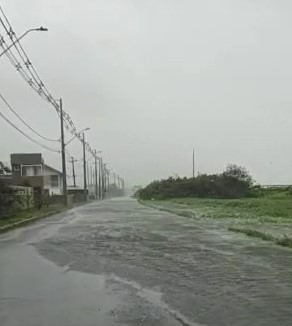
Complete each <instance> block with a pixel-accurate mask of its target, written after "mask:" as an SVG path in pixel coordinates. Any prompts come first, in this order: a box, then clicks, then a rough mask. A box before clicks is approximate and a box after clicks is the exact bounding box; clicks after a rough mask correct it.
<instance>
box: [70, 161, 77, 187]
mask: <svg viewBox="0 0 292 326" xmlns="http://www.w3.org/2000/svg"><path fill="white" fill-rule="evenodd" d="M75 162H76V160H74V157H73V156H72V157H71V163H72V174H73V185H74V188H76V175H75V164H74V163H75Z"/></svg>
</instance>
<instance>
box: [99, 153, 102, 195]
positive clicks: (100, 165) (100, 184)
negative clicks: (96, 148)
mask: <svg viewBox="0 0 292 326" xmlns="http://www.w3.org/2000/svg"><path fill="white" fill-rule="evenodd" d="M98 163H99V166H98V194H99V199H103V193H102V157H100V158H99V160H98Z"/></svg>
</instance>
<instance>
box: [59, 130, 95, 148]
mask: <svg viewBox="0 0 292 326" xmlns="http://www.w3.org/2000/svg"><path fill="white" fill-rule="evenodd" d="M87 130H90V128H84V129H82V130H80V131H79V132H78V133H77V134H76V135H75V136H74V137H72V138H71V139H70V140H69V141H68V142H67V143H66V144H65V146H67V145H69V144H70V143H71V142H72V141H73V140H74V139H75V138H76V137H78V136H79V135H80V134H81V133H83V132H84V131H87Z"/></svg>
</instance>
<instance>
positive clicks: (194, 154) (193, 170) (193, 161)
mask: <svg viewBox="0 0 292 326" xmlns="http://www.w3.org/2000/svg"><path fill="white" fill-rule="evenodd" d="M193 178H195V149H194V148H193Z"/></svg>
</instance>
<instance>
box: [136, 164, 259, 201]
mask: <svg viewBox="0 0 292 326" xmlns="http://www.w3.org/2000/svg"><path fill="white" fill-rule="evenodd" d="M253 189H254V188H253V179H252V177H251V176H250V174H249V172H248V171H247V170H246V169H245V168H243V167H240V166H237V165H234V164H230V165H228V166H227V168H226V170H225V171H224V172H223V173H220V174H211V175H208V174H200V175H198V176H197V177H195V178H179V177H178V178H172V177H170V178H168V179H166V180H161V181H154V182H152V183H150V184H149V185H148V186H147V187H145V188H143V189H140V190H138V192H137V194H136V195H137V196H138V197H139V198H141V199H152V198H154V199H167V198H183V197H198V198H242V197H249V196H252V193H253Z"/></svg>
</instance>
